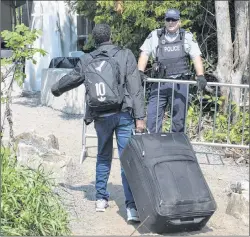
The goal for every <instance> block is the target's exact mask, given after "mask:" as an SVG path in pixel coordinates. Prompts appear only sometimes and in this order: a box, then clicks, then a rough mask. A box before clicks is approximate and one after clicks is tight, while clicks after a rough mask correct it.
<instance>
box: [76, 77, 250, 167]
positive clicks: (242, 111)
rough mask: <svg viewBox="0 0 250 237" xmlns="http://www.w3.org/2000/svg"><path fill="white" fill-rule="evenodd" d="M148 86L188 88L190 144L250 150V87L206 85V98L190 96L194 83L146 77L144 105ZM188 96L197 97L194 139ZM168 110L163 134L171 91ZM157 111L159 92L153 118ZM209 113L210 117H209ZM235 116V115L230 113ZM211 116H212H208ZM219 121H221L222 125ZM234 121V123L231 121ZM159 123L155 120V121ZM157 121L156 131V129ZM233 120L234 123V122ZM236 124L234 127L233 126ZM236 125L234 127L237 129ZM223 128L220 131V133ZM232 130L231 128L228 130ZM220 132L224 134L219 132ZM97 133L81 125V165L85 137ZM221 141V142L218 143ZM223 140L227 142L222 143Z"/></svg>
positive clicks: (186, 129) (188, 104)
mask: <svg viewBox="0 0 250 237" xmlns="http://www.w3.org/2000/svg"><path fill="white" fill-rule="evenodd" d="M148 83H158V88H160V85H161V84H162V83H170V84H172V88H174V84H186V85H187V95H188V98H187V99H186V106H185V109H186V111H185V127H184V132H185V133H186V134H187V135H188V136H189V137H190V140H191V143H192V144H193V145H205V146H214V147H228V148H239V149H249V141H250V138H249V108H248V109H247V106H248V107H249V85H244V84H239V85H238V84H226V83H218V82H208V83H207V87H206V89H207V91H208V94H209V95H203V93H196V94H192V89H194V91H195V85H196V84H197V82H196V81H189V80H175V79H155V78H147V80H146V81H145V82H144V98H145V102H146V104H147V90H146V88H147V84H148ZM222 89H227V91H228V92H229V93H228V94H229V96H228V98H227V103H226V104H227V110H226V113H225V112H224V114H221V113H220V110H221V108H222V100H221V98H222V97H220V91H221V90H222ZM236 90H237V92H238V95H239V96H240V98H239V100H238V104H235V102H233V101H232V99H233V92H235V91H236ZM190 97H196V99H197V100H198V101H199V102H198V105H197V104H196V107H195V108H196V110H197V111H196V112H197V117H198V123H197V124H196V125H195V127H196V128H197V129H196V130H195V131H196V134H195V138H192V137H191V136H190V134H189V133H190V126H189V124H187V121H188V112H189V109H190V108H191V107H192V104H190V101H192V99H191V100H190ZM171 100H172V103H171V108H169V110H168V111H167V112H166V114H167V117H169V119H170V123H169V120H167V122H168V125H169V126H167V130H166V129H165V131H164V132H169V131H171V127H172V117H173V100H174V90H172V96H171ZM204 101H205V102H206V106H203V102H204ZM208 104H210V105H212V107H213V109H212V113H211V111H209V112H206V111H205V108H207V105H208ZM158 108H159V90H158V97H157V114H156V118H158ZM209 113H210V115H209ZM233 113H234V114H233ZM211 114H212V115H211ZM207 118H209V121H210V123H212V124H213V125H212V128H211V130H208V131H206V132H207V137H209V138H207V140H206V139H204V137H203V136H204V121H205V119H207ZM220 119H222V120H223V124H222V123H221V121H220ZM233 119H234V121H232V120H233ZM157 121H158V120H157ZM157 121H156V128H157V126H158V124H157ZM235 121H236V122H235ZM235 123H236V125H235ZM236 126H237V127H236ZM235 127H236V128H237V130H238V131H241V137H240V138H239V137H237V139H235V138H234V133H233V132H234V129H236V128H235ZM222 129H223V130H222ZM231 129H233V130H232V131H233V132H232V131H231ZM221 131H223V132H221ZM96 137H97V136H96V134H88V133H87V126H86V125H85V123H84V122H83V131H82V152H81V156H80V163H82V162H83V160H84V159H85V158H86V155H87V147H86V139H87V138H96ZM218 140H219V141H218ZM220 140H222V142H221V141H220ZM225 140H226V141H225Z"/></svg>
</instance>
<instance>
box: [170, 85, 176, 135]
mask: <svg viewBox="0 0 250 237" xmlns="http://www.w3.org/2000/svg"><path fill="white" fill-rule="evenodd" d="M174 86H175V84H174V82H173V83H172V103H171V120H170V121H171V122H170V130H169V132H172V131H173V130H172V123H173V110H174V109H173V108H174Z"/></svg>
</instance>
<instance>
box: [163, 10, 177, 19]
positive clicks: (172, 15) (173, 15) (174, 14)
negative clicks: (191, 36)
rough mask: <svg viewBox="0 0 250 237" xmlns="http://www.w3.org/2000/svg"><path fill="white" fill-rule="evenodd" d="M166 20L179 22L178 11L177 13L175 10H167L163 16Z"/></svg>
mask: <svg viewBox="0 0 250 237" xmlns="http://www.w3.org/2000/svg"><path fill="white" fill-rule="evenodd" d="M167 18H172V19H175V20H179V19H180V11H178V10H177V9H168V10H167V12H166V14H165V19H167Z"/></svg>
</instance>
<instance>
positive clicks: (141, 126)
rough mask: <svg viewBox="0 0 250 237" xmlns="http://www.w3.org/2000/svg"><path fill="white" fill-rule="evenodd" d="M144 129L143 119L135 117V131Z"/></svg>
mask: <svg viewBox="0 0 250 237" xmlns="http://www.w3.org/2000/svg"><path fill="white" fill-rule="evenodd" d="M144 129H145V121H144V120H140V119H136V131H137V132H143V131H144Z"/></svg>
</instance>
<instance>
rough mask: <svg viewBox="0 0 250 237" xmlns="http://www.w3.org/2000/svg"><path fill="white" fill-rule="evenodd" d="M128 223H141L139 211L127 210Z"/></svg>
mask: <svg viewBox="0 0 250 237" xmlns="http://www.w3.org/2000/svg"><path fill="white" fill-rule="evenodd" d="M127 221H132V222H140V218H139V215H138V212H137V210H135V209H134V208H127Z"/></svg>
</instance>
